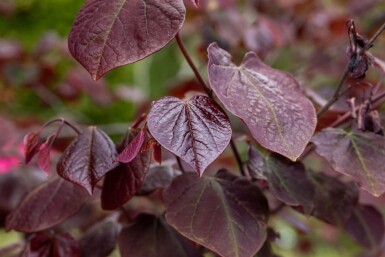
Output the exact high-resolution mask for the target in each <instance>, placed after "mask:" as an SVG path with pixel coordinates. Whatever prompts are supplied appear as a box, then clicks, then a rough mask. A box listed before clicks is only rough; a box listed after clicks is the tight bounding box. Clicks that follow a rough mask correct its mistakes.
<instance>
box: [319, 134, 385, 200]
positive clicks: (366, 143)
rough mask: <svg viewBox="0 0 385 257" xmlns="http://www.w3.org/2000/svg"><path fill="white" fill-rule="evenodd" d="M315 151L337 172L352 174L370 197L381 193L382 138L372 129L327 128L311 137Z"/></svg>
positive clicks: (383, 182)
mask: <svg viewBox="0 0 385 257" xmlns="http://www.w3.org/2000/svg"><path fill="white" fill-rule="evenodd" d="M312 141H313V143H314V144H315V145H316V152H317V153H318V154H320V155H321V156H323V157H324V158H325V159H326V160H327V161H328V162H329V163H330V164H331V166H332V167H333V169H334V170H336V171H337V172H340V173H343V174H345V175H348V176H351V177H353V178H354V179H355V180H357V181H358V182H359V184H360V186H361V187H362V188H363V189H364V190H366V191H368V192H369V193H371V194H372V195H374V196H380V195H381V194H382V193H384V192H385V176H384V170H385V162H384V161H383V160H384V159H385V138H384V137H383V136H380V135H377V134H375V133H372V132H361V131H357V130H353V131H350V132H346V131H344V130H342V129H334V128H327V129H324V130H322V131H321V132H319V133H318V134H317V135H315V136H314V138H313V140H312Z"/></svg>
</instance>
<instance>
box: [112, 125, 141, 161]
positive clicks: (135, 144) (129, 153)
mask: <svg viewBox="0 0 385 257" xmlns="http://www.w3.org/2000/svg"><path fill="white" fill-rule="evenodd" d="M143 143H144V131H143V130H140V131H139V133H138V134H137V135H136V136H135V137H134V139H133V140H132V141H131V142H130V143H129V144H128V145H127V146H126V148H124V150H123V151H122V152H121V153H120V154H119V155H118V157H117V158H116V161H118V162H122V163H129V162H130V161H132V160H133V159H134V158H135V157H136V156H137V155H138V153H139V152H140V149H141V147H142V145H143Z"/></svg>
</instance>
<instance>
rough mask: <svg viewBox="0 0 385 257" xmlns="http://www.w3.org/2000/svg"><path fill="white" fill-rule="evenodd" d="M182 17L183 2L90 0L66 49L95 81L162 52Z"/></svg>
mask: <svg viewBox="0 0 385 257" xmlns="http://www.w3.org/2000/svg"><path fill="white" fill-rule="evenodd" d="M185 15H186V10H185V7H184V4H183V1H182V0H162V1H159V0H108V1H106V0H89V1H87V2H86V3H85V5H84V6H83V7H82V9H81V10H80V12H79V13H78V15H77V17H76V20H75V22H74V25H73V26H72V29H71V32H70V35H69V39H68V46H69V49H70V52H71V54H72V55H73V56H74V58H75V59H76V60H78V61H79V62H80V63H81V64H82V65H83V66H84V67H85V68H86V69H87V70H88V72H89V73H90V74H91V75H92V77H93V78H94V79H95V80H96V79H99V78H100V77H101V76H103V75H104V74H105V73H106V72H108V71H109V70H111V69H113V68H116V67H119V66H122V65H125V64H129V63H133V62H136V61H139V60H141V59H143V58H145V57H146V56H148V55H150V54H152V53H154V52H156V51H158V50H160V49H162V48H163V47H164V46H165V45H166V44H168V43H169V42H170V41H171V40H172V39H173V38H174V37H175V35H176V33H177V32H178V31H179V29H180V27H181V26H182V24H183V22H184V19H185Z"/></svg>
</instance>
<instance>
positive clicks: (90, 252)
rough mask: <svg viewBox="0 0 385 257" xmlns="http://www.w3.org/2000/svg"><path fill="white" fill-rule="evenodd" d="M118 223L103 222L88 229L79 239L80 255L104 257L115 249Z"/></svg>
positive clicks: (83, 256) (84, 256)
mask: <svg viewBox="0 0 385 257" xmlns="http://www.w3.org/2000/svg"><path fill="white" fill-rule="evenodd" d="M118 233H119V225H118V224H117V223H115V222H103V223H100V224H97V225H96V226H94V227H92V228H91V229H89V230H88V231H87V232H86V233H85V234H84V235H83V236H82V237H81V238H80V240H79V246H80V256H82V257H106V256H109V255H110V253H111V252H112V251H113V250H114V249H115V246H116V244H117V241H118Z"/></svg>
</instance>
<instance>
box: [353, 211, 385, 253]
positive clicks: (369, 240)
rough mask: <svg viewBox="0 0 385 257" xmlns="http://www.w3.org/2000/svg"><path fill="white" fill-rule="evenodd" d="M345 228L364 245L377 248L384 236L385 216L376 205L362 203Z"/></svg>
mask: <svg viewBox="0 0 385 257" xmlns="http://www.w3.org/2000/svg"><path fill="white" fill-rule="evenodd" d="M345 230H346V231H347V232H348V233H349V234H350V235H351V236H352V237H353V238H354V239H355V240H356V241H357V242H358V243H360V244H361V245H362V246H364V247H366V248H369V249H376V248H377V247H378V246H380V245H381V242H382V239H383V238H384V233H385V225H384V218H383V216H382V213H381V212H379V211H378V210H377V209H376V208H375V207H373V206H369V205H361V206H358V207H357V208H356V209H355V210H354V212H353V214H352V215H351V217H350V219H349V220H348V222H347V223H346V224H345Z"/></svg>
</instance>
